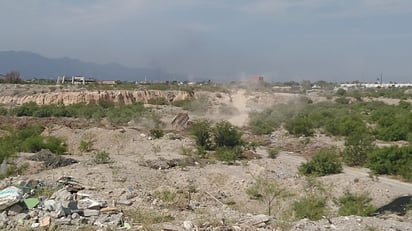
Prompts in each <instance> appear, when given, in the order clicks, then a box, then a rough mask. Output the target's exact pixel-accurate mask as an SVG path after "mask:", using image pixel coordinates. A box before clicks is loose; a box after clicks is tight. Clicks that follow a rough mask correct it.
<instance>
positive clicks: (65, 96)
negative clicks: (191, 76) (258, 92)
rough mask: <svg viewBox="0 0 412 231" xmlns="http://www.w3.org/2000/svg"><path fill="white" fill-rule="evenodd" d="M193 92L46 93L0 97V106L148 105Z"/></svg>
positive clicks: (187, 96)
mask: <svg viewBox="0 0 412 231" xmlns="http://www.w3.org/2000/svg"><path fill="white" fill-rule="evenodd" d="M193 96H194V94H193V92H187V91H160V90H136V91H130V90H105V91H79V92H78V91H73V92H48V93H39V94H33V95H0V104H3V105H21V104H24V103H28V102H35V103H36V104H38V105H46V104H64V105H69V104H77V103H86V104H88V103H96V102H99V101H109V102H113V103H115V104H132V103H135V102H140V103H148V101H149V100H150V99H154V98H161V97H164V98H166V99H167V100H169V101H170V102H173V101H175V100H184V99H190V98H192V97H193Z"/></svg>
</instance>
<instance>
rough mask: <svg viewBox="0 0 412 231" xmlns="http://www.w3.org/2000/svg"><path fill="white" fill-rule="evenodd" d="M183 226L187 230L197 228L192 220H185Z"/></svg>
mask: <svg viewBox="0 0 412 231" xmlns="http://www.w3.org/2000/svg"><path fill="white" fill-rule="evenodd" d="M183 228H184V229H185V230H188V231H192V230H194V229H195V225H194V224H193V222H192V221H184V222H183Z"/></svg>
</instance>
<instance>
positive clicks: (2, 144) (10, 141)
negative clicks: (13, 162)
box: [0, 136, 18, 163]
mask: <svg viewBox="0 0 412 231" xmlns="http://www.w3.org/2000/svg"><path fill="white" fill-rule="evenodd" d="M17 148H18V143H17V142H16V140H15V139H14V138H13V137H11V136H6V137H1V138H0V163H1V162H3V160H5V159H8V158H9V157H13V156H14V155H15V154H16V153H17Z"/></svg>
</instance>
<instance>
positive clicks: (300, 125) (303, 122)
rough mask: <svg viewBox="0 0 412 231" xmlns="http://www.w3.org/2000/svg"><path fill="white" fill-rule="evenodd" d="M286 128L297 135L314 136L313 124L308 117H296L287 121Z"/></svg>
mask: <svg viewBox="0 0 412 231" xmlns="http://www.w3.org/2000/svg"><path fill="white" fill-rule="evenodd" d="M285 128H286V130H288V132H289V133H290V134H292V135H295V136H312V135H313V124H312V122H311V120H310V119H309V118H307V117H296V118H294V119H291V120H289V121H287V122H286V124H285Z"/></svg>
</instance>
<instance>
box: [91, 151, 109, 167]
mask: <svg viewBox="0 0 412 231" xmlns="http://www.w3.org/2000/svg"><path fill="white" fill-rule="evenodd" d="M93 160H94V162H95V163H96V164H108V163H110V162H111V159H110V155H109V153H107V152H105V151H99V152H97V153H96V154H95V155H94V157H93Z"/></svg>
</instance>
